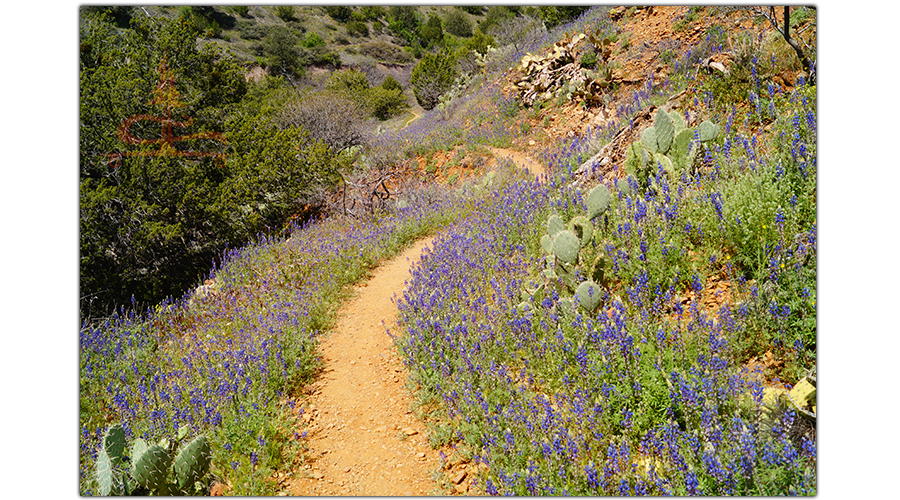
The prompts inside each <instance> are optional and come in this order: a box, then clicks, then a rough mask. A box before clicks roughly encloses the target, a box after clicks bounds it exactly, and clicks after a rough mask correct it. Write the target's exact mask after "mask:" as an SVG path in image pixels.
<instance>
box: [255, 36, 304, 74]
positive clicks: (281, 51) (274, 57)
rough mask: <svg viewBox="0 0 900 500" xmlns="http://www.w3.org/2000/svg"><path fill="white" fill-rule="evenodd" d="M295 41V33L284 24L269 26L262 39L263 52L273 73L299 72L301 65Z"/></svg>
mask: <svg viewBox="0 0 900 500" xmlns="http://www.w3.org/2000/svg"><path fill="white" fill-rule="evenodd" d="M297 41H298V40H297V35H296V34H295V33H294V31H293V30H291V29H290V28H287V27H285V26H273V27H271V28H269V31H268V33H267V34H266V37H265V38H264V39H263V53H264V54H265V57H266V60H267V64H268V66H269V69H270V70H271V71H272V72H273V73H275V74H279V75H286V76H294V75H298V74H300V72H301V71H302V66H301V64H300V51H299V50H297Z"/></svg>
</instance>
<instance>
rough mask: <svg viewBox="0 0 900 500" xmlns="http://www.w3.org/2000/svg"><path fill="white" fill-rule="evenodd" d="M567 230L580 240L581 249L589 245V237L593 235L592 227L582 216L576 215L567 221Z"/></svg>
mask: <svg viewBox="0 0 900 500" xmlns="http://www.w3.org/2000/svg"><path fill="white" fill-rule="evenodd" d="M569 230H570V231H572V232H573V233H575V236H577V237H578V238H579V239H580V240H581V246H582V247H583V246H585V245H587V244H588V243H590V241H591V237H592V236H593V235H594V226H593V225H592V224H591V221H590V220H588V218H587V217H585V216H583V215H578V216H576V217H574V218H573V219H572V220H571V221H569Z"/></svg>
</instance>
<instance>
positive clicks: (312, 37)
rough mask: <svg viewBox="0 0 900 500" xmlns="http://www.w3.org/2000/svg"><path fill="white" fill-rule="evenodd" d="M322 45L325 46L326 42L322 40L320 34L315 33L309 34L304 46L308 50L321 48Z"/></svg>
mask: <svg viewBox="0 0 900 500" xmlns="http://www.w3.org/2000/svg"><path fill="white" fill-rule="evenodd" d="M321 45H325V40H322V37H321V36H320V35H319V34H318V33H316V32H313V31H310V32H309V33H307V34H306V38H305V39H304V40H303V46H304V47H306V48H307V49H311V48H313V47H319V46H321Z"/></svg>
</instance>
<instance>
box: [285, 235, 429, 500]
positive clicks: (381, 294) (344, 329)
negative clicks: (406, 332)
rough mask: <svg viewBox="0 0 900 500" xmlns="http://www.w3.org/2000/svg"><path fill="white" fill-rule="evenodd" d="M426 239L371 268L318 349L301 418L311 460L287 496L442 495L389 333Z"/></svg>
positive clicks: (426, 241) (292, 484)
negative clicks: (319, 366)
mask: <svg viewBox="0 0 900 500" xmlns="http://www.w3.org/2000/svg"><path fill="white" fill-rule="evenodd" d="M431 241H432V239H431V238H426V239H424V240H421V241H419V242H418V243H416V244H415V245H414V246H413V247H411V248H409V249H407V250H406V251H405V252H403V254H401V255H400V256H399V257H396V258H395V259H393V260H391V261H390V262H388V263H386V264H384V265H382V266H381V267H379V268H378V269H376V271H375V273H374V275H373V276H372V278H371V279H370V280H369V281H368V282H366V283H364V284H363V285H361V286H359V287H357V289H356V291H357V294H358V295H357V296H356V297H355V298H354V299H352V300H351V301H349V302H348V303H347V304H345V305H344V307H343V308H342V309H341V311H340V313H339V319H338V322H337V325H336V327H335V329H334V330H333V331H332V332H331V333H330V334H329V335H328V337H327V338H325V339H324V340H323V341H322V343H321V344H320V346H319V349H320V352H321V353H322V357H323V360H324V362H325V369H324V372H323V374H322V375H321V376H320V378H319V380H317V381H316V382H315V383H314V391H315V392H314V395H313V396H312V397H311V399H310V403H311V404H309V405H308V406H307V407H306V411H305V413H304V417H305V418H306V419H308V421H309V422H310V425H309V427H307V429H306V431H307V440H308V444H309V455H310V457H311V460H310V461H308V462H307V464H305V465H304V466H302V467H304V468H302V469H300V470H297V471H295V473H294V474H293V476H294V479H293V480H291V481H290V482H289V483H288V484H287V491H286V492H287V493H288V494H291V495H301V496H321V495H341V496H347V495H352V496H423V495H428V494H435V493H439V492H438V491H436V488H437V483H435V482H434V481H433V480H432V477H433V475H434V473H435V472H437V471H438V470H439V469H440V467H441V460H440V458H439V455H438V451H437V450H433V449H432V448H431V446H430V445H429V443H428V439H427V437H426V434H427V433H426V429H425V426H424V424H422V423H421V422H420V421H418V420H417V419H416V418H415V416H414V415H413V414H412V413H411V410H410V408H411V407H410V403H411V400H410V395H409V391H408V390H407V389H406V388H405V387H404V383H405V381H406V378H407V375H408V372H407V370H406V369H405V368H404V367H403V365H402V364H401V362H400V359H399V357H398V355H397V353H396V351H395V350H394V348H393V341H392V339H391V338H390V336H389V335H388V334H387V331H386V328H391V329H395V327H396V316H397V307H396V304H395V303H394V301H393V297H394V294H398V296H399V294H400V293H402V290H403V289H404V287H405V286H406V280H407V279H408V278H409V276H410V270H411V269H412V268H413V267H414V266H415V265H416V264H417V263H418V260H419V258H420V256H421V255H422V252H423V250H425V249H426V248H428V247H430V245H431Z"/></svg>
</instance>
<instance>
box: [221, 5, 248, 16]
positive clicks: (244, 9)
mask: <svg viewBox="0 0 900 500" xmlns="http://www.w3.org/2000/svg"><path fill="white" fill-rule="evenodd" d="M225 10H226V11H228V12H231V13H234V14H237V15H239V16H241V17H250V7H248V6H246V5H229V6H227V7H225Z"/></svg>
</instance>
